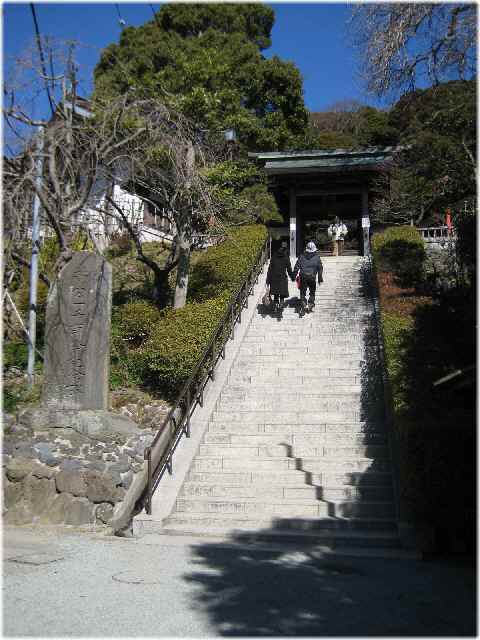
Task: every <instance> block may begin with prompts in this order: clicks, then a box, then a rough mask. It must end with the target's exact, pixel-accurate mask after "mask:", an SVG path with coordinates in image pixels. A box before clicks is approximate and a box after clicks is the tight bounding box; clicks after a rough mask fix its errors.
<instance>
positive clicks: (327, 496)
mask: <svg viewBox="0 0 480 640" xmlns="http://www.w3.org/2000/svg"><path fill="white" fill-rule="evenodd" d="M392 493H393V492H392V488H391V487H375V486H372V487H317V486H312V485H306V484H303V485H300V484H297V485H286V486H284V485H281V484H277V485H273V486H272V485H268V484H260V483H248V484H246V483H245V484H244V483H239V484H222V483H218V482H217V483H205V482H193V481H190V480H187V481H186V482H185V483H184V484H183V487H182V489H181V491H180V494H179V496H181V497H182V498H183V497H184V498H191V497H202V498H205V497H208V498H223V499H237V498H262V499H266V498H268V499H269V500H270V499H271V500H282V499H287V500H297V499H298V500H325V501H327V502H342V501H344V502H345V501H346V502H350V501H352V500H355V501H360V502H361V501H364V502H372V501H373V502H391V501H392V499H393V497H392Z"/></svg>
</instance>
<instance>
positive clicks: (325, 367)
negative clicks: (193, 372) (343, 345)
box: [230, 358, 363, 378]
mask: <svg viewBox="0 0 480 640" xmlns="http://www.w3.org/2000/svg"><path fill="white" fill-rule="evenodd" d="M362 363H363V360H345V361H344V360H330V359H329V360H328V361H326V362H320V361H319V359H318V358H315V359H313V360H312V361H311V360H310V359H306V360H305V361H304V362H302V364H301V366H297V367H293V366H292V365H291V364H290V363H289V362H287V361H286V360H282V361H280V362H277V363H276V364H274V365H272V364H271V363H268V362H265V363H262V362H259V363H257V364H256V363H255V362H250V363H249V362H248V360H237V361H236V362H235V363H234V364H233V366H232V368H231V370H230V371H231V373H230V377H232V376H234V375H238V376H240V375H263V374H267V375H272V374H275V375H277V376H279V377H280V376H285V377H287V378H288V376H291V375H294V376H295V375H299V373H301V374H302V376H309V377H319V378H322V377H325V376H328V377H329V378H339V377H340V378H341V377H345V376H361V374H362ZM249 365H250V366H249Z"/></svg>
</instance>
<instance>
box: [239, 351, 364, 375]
mask: <svg viewBox="0 0 480 640" xmlns="http://www.w3.org/2000/svg"><path fill="white" fill-rule="evenodd" d="M362 365H364V359H363V358H359V357H358V358H352V357H350V356H345V357H343V356H341V357H340V356H337V357H335V356H334V355H333V354H328V353H324V354H323V355H322V356H319V355H315V356H312V355H311V354H310V355H309V356H307V355H306V354H304V356H303V357H302V358H300V357H297V355H295V356H292V355H290V356H287V355H285V354H283V353H279V354H277V355H275V356H274V355H259V354H256V355H251V356H248V357H247V356H241V355H239V357H238V360H237V361H236V362H235V365H234V366H235V369H236V370H237V371H239V370H241V369H244V370H245V369H247V370H248V371H262V370H263V371H272V370H274V369H289V371H290V372H295V371H302V373H306V372H307V371H311V370H314V371H315V370H318V371H326V370H327V369H342V370H347V371H350V373H353V374H358V375H360V373H361V371H362Z"/></svg>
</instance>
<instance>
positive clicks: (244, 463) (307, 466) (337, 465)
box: [192, 455, 390, 474]
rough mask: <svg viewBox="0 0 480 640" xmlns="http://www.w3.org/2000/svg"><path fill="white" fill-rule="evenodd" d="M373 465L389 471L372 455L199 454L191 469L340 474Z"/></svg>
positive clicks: (387, 465) (387, 464)
mask: <svg viewBox="0 0 480 640" xmlns="http://www.w3.org/2000/svg"><path fill="white" fill-rule="evenodd" d="M371 467H373V468H374V469H375V471H384V472H386V471H390V465H389V463H388V462H387V461H386V460H372V458H348V459H346V458H344V459H341V458H335V457H333V458H327V457H322V458H317V457H312V458H299V459H295V458H290V457H288V456H284V457H274V458H272V457H266V458H260V457H255V458H252V459H248V460H247V459H243V458H238V457H223V456H199V455H197V456H196V457H195V459H194V461H193V465H192V471H222V470H224V471H242V470H245V471H247V470H248V471H252V470H257V471H288V470H289V469H297V470H300V471H306V472H312V473H329V474H340V473H342V474H343V473H349V472H352V471H357V472H365V471H367V470H368V469H370V468H371Z"/></svg>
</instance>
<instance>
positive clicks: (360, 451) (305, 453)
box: [199, 443, 389, 460]
mask: <svg viewBox="0 0 480 640" xmlns="http://www.w3.org/2000/svg"><path fill="white" fill-rule="evenodd" d="M199 454H200V455H201V456H222V457H224V458H232V457H233V458H238V457H241V456H243V457H244V458H245V459H249V460H251V459H253V458H283V457H289V458H302V459H303V458H309V459H310V458H321V459H323V458H327V457H328V458H339V457H342V458H354V457H356V456H358V457H360V458H372V459H374V460H380V459H382V460H384V459H387V458H388V455H389V454H388V447H386V446H385V445H382V444H367V445H360V446H357V447H351V446H323V445H321V444H316V445H313V444H310V445H308V444H304V445H295V446H293V445H291V444H287V443H281V444H265V445H258V444H257V445H256V444H250V445H239V444H213V443H209V444H201V445H200V447H199Z"/></svg>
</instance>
